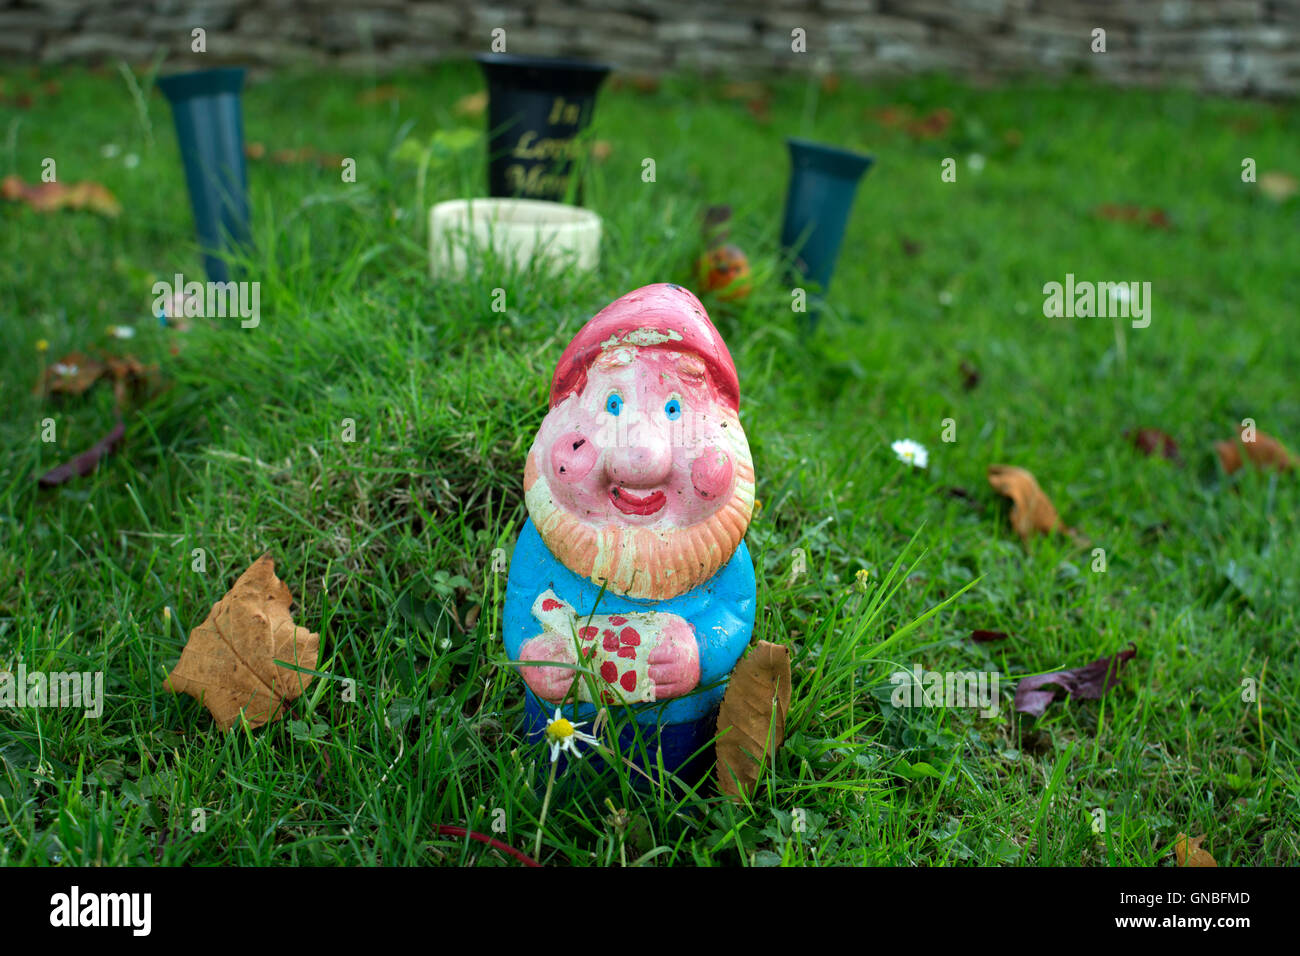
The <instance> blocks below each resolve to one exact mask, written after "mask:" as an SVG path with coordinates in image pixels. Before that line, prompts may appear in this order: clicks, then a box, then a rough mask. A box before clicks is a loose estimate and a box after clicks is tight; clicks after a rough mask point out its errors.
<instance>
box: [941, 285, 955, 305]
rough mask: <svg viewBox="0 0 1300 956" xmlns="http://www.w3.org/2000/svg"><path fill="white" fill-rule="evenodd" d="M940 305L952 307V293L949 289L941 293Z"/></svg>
mask: <svg viewBox="0 0 1300 956" xmlns="http://www.w3.org/2000/svg"><path fill="white" fill-rule="evenodd" d="M939 304H940V305H943V306H948V305H952V293H951V292H949V291H948V290H947V289H944V290H942V291H941V292H940V293H939Z"/></svg>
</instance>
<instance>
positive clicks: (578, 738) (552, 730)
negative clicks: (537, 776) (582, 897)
mask: <svg viewBox="0 0 1300 956" xmlns="http://www.w3.org/2000/svg"><path fill="white" fill-rule="evenodd" d="M584 723H586V721H583V722H582V723H578V724H575V723H573V721H571V720H569V718H567V717H565V716H564V715H563V714H562V713H561V712H560V708H559V707H556V708H555V716H554V717H552V718H551V719H550V720H548V721H547V722H546V742H547V743H548V744H550V746H551V775H550V777H549V778H547V781H546V796H545V797H543V798H542V814H541V816H540V817H539V818H538V820H537V842H536V843H535V844H534V846H533V856H540V855H541V852H542V829H543V827H545V826H546V811H547V810H549V809H550V808H551V791H552V790H553V789H554V788H555V769H556V767H557V766H558V763H557V762H558V761H559V759H560V751H561V750H567V751H568V752H569V753H571V754H573V755H574V756H575V757H581V756H582V752H581V751H580V750H578V747H577V745H578V743H579V742H581V743H584V744H586V745H587V746H589V747H599V746H600V741H599V740H597V739H596V738H595V737H593V736H592V735H591V734H584V733H583V732H582V731H581V730H578V728H579V727H581V726H582V724H584Z"/></svg>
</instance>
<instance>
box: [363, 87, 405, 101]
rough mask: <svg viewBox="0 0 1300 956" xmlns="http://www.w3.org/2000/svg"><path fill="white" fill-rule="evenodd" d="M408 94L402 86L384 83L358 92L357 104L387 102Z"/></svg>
mask: <svg viewBox="0 0 1300 956" xmlns="http://www.w3.org/2000/svg"><path fill="white" fill-rule="evenodd" d="M405 95H406V90H404V89H402V88H401V87H400V86H394V85H393V84H392V83H382V84H380V85H379V86H375V87H371V88H370V89H368V90H362V91H361V92H360V93H358V94H357V105H359V106H374V105H375V104H376V103H387V102H388V101H389V100H400V99H401V98H402V97H403V96H405Z"/></svg>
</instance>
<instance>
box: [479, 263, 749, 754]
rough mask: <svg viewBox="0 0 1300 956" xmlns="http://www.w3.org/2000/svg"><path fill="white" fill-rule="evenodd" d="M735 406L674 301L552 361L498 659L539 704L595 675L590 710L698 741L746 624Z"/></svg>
mask: <svg viewBox="0 0 1300 956" xmlns="http://www.w3.org/2000/svg"><path fill="white" fill-rule="evenodd" d="M739 406H740V386H739V380H738V378H737V375H736V368H735V365H734V363H733V362H732V360H731V355H730V353H729V352H728V351H727V347H726V345H725V343H724V342H723V341H722V338H721V336H720V335H718V332H717V329H715V328H714V327H713V324H712V323H711V322H710V321H709V318H708V315H707V314H706V313H705V311H704V307H703V306H702V305H701V304H700V301H699V299H697V298H696V297H695V296H694V295H692V294H691V293H690V292H689V291H687V290H686V289H684V288H682V287H681V286H677V285H672V284H668V283H662V284H658V285H651V286H645V287H644V288H641V289H637V290H635V291H634V292H630V293H628V294H627V295H625V296H623V297H621V298H620V299H617V300H616V301H614V302H613V303H611V304H610V305H609V306H607V307H606V308H605V309H603V310H601V312H600V313H599V314H597V315H596V316H595V317H594V318H593V319H591V320H590V321H589V322H588V323H587V324H586V325H585V326H583V328H582V329H581V330H580V331H579V332H578V334H577V335H576V336H575V337H574V339H573V341H572V342H571V343H570V344H569V346H568V348H566V349H565V351H564V354H563V355H562V356H561V357H560V360H559V364H558V366H557V368H556V371H555V375H554V377H553V379H552V382H551V395H550V411H549V413H548V414H547V415H546V417H545V419H544V420H543V421H542V425H541V427H540V429H539V430H538V433H537V437H536V440H535V441H534V442H533V446H532V449H531V450H530V451H529V453H528V458H527V462H526V465H525V470H524V493H525V494H524V498H525V503H526V505H527V508H528V515H529V521H528V522H526V523H525V525H524V528H523V530H522V531H521V533H520V536H519V542H518V544H517V546H516V548H515V552H514V556H513V558H512V561H511V566H510V579H509V582H508V585H507V594H506V604H505V622H504V623H505V639H506V650H507V652H508V653H510V655H511V656H512V657H513V658H514V659H516V660H519V661H521V662H528V663H524V664H522V665H521V668H520V670H521V673H522V675H523V677H524V680H525V682H526V683H527V684H528V686H529V688H530V690H532V692H533V694H534V695H536V697H537V698H540V699H541V700H542V701H547V702H554V701H559V700H561V699H563V698H564V697H565V696H566V694H567V692H568V691H569V690H570V689H571V688H572V686H573V681H574V677H575V674H576V671H575V669H574V667H581V668H582V669H584V670H587V671H589V672H591V673H593V674H594V675H599V678H600V681H598V682H597V686H598V691H599V693H598V694H597V696H598V698H599V700H597V701H593V702H592V703H597V704H599V703H611V702H626V703H650V702H655V701H671V702H672V703H671V704H670V705H669V707H668V709H666V710H662V713H661V714H660V716H659V718H657V719H660V720H661V721H662V720H667V721H668V722H670V723H672V722H678V721H681V722H687V721H694V722H696V723H699V725H700V728H699V729H701V730H702V729H705V725H706V724H707V721H706V720H705V717H706V715H707V713H708V712H709V711H710V710H711V709H712V708H714V707H716V705H717V703H718V702H720V700H721V694H722V690H723V689H724V688H723V686H722V681H724V680H725V678H726V677H727V675H729V674H730V673H731V670H732V669H733V668H734V667H735V664H736V661H737V660H739V658H740V656H741V654H742V653H743V651H744V648H745V647H746V645H747V644H748V643H749V637H750V635H751V633H752V630H753V622H754V601H755V591H754V571H753V563H752V561H751V560H750V558H749V552H748V551H747V550H746V548H745V546H744V541H743V538H744V535H745V531H746V529H747V528H748V526H749V520H750V516H751V514H752V512H753V506H754V467H753V462H752V460H751V458H750V452H749V444H748V442H747V440H746V438H745V432H744V429H743V428H742V427H741V424H740V418H739ZM580 658H581V659H580ZM543 662H554V663H558V664H566V665H570V666H567V667H555V666H545V664H544V663H543ZM588 683H589V681H587V680H583V681H580V682H579V686H578V688H577V694H578V700H579V701H582V702H587V701H589V700H590V699H591V696H592V695H591V693H590V692H589V691H588V690H587V689H586V687H585V685H587V684H588ZM701 688H706V689H704V690H701V691H700V693H693V692H694V691H697V690H700V689H701ZM530 708H535V705H534V704H533V703H530ZM530 713H531V711H530ZM538 713H539V714H540V713H541V711H540V710H539V711H538ZM584 713H585V712H584ZM638 719H640V718H639V717H638ZM711 734H712V731H711V730H710V732H709V735H710V736H711ZM706 739H707V738H706ZM684 742H685V735H683V746H684V745H685V744H684Z"/></svg>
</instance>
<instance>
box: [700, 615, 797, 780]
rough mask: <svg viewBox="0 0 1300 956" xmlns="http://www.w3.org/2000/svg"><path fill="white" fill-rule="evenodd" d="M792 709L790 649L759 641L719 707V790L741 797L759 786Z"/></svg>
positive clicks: (740, 668) (742, 664)
mask: <svg viewBox="0 0 1300 956" xmlns="http://www.w3.org/2000/svg"><path fill="white" fill-rule="evenodd" d="M789 712H790V651H789V649H788V648H786V647H783V646H782V645H780V644H772V643H770V642H768V641H759V642H758V644H756V645H755V646H754V649H753V650H752V651H750V652H749V654H747V655H746V656H745V658H744V660H742V661H741V662H740V663H739V664H737V665H736V669H735V671H734V672H732V675H731V680H729V681H728V682H727V693H726V696H724V697H723V698H722V707H721V708H720V709H719V711H718V743H717V755H718V758H717V759H718V789H719V790H721V791H722V792H723V793H725V794H727V795H728V796H731V797H738V796H739V795H740V790H741V789H743V790H745V791H746V792H749V791H752V790H753V789H754V787H755V785H756V784H757V783H758V776H759V774H760V773H761V772H762V769H763V767H764V766H765V765H766V763H767V760H768V756H769V755H775V754H776V752H777V751H778V750H780V749H781V744H782V743H784V742H785V718H786V715H787V714H788V713H789ZM769 736H770V737H771V742H772V746H771V747H770V748H769V747H768V746H767V742H768V738H769ZM755 758H758V759H755Z"/></svg>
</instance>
